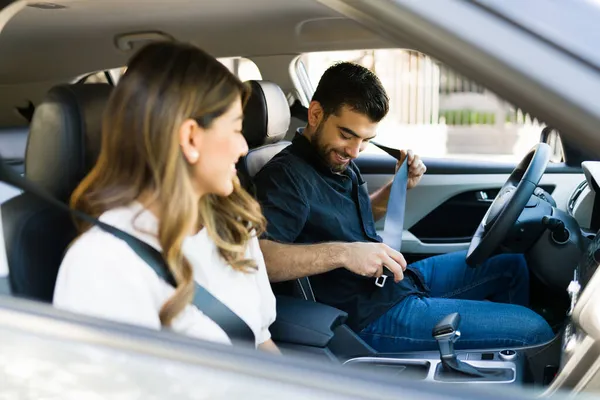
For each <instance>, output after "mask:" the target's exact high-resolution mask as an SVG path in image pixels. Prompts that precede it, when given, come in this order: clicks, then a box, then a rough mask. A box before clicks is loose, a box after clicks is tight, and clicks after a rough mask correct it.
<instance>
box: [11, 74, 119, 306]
mask: <svg viewBox="0 0 600 400" xmlns="http://www.w3.org/2000/svg"><path fill="white" fill-rule="evenodd" d="M111 89H112V87H111V86H109V85H105V84H76V85H62V86H57V87H55V88H53V89H52V90H50V92H49V93H48V94H47V95H46V97H45V99H44V100H43V101H42V102H41V103H40V104H39V105H38V107H37V108H36V110H35V113H34V115H33V119H32V121H31V127H30V132H29V138H28V143H27V151H26V156H25V175H26V177H27V178H28V179H29V180H30V181H32V182H33V183H35V184H37V185H38V186H40V187H42V188H44V189H45V190H47V191H48V192H50V193H51V194H52V195H54V196H55V197H57V198H58V199H60V200H62V201H67V202H68V200H69V197H70V195H71V193H72V191H73V190H74V189H75V187H76V186H77V185H78V184H79V182H80V181H81V179H82V178H83V177H84V176H85V175H86V173H87V172H88V171H89V170H90V169H91V168H92V166H93V165H94V163H95V162H96V158H97V156H98V153H99V149H100V134H101V120H102V113H103V110H104V107H105V106H106V103H107V101H108V98H109V96H110V93H111ZM1 207H2V214H1V215H2V221H1V222H2V226H3V231H4V241H5V245H6V256H7V263H8V268H9V273H10V282H11V287H12V291H13V294H14V295H16V296H21V297H27V298H32V299H37V300H42V301H46V302H50V301H52V296H53V293H54V285H55V281H56V275H57V272H58V268H59V266H60V263H61V261H62V258H63V256H64V253H65V250H66V248H67V246H68V245H69V244H70V243H71V241H72V240H73V239H74V238H75V237H76V231H75V227H74V225H73V221H72V218H71V216H70V215H69V214H67V213H64V212H61V211H57V210H55V209H54V208H53V207H51V206H48V204H46V203H45V202H43V201H40V200H38V199H37V198H36V197H35V196H33V195H30V194H28V193H22V194H20V195H18V196H16V197H14V198H12V199H10V200H8V201H7V202H6V203H4V204H2V206H1Z"/></svg>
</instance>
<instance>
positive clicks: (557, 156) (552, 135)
mask: <svg viewBox="0 0 600 400" xmlns="http://www.w3.org/2000/svg"><path fill="white" fill-rule="evenodd" d="M540 142H542V143H546V144H547V145H549V146H550V148H551V149H552V154H551V156H550V162H553V163H560V162H563V161H564V160H565V154H564V149H563V144H562V141H561V140H560V134H559V133H558V131H557V130H556V129H554V128H551V127H545V128H544V129H542V133H541V135H540Z"/></svg>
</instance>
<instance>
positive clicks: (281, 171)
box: [254, 164, 310, 243]
mask: <svg viewBox="0 0 600 400" xmlns="http://www.w3.org/2000/svg"><path fill="white" fill-rule="evenodd" d="M254 184H255V188H256V198H257V200H258V202H259V203H260V205H261V207H262V212H263V214H264V216H265V218H266V219H267V232H266V234H263V236H262V237H261V239H269V240H274V241H277V242H282V243H293V242H295V241H296V238H297V237H298V236H299V235H300V233H301V232H302V229H303V228H304V225H305V224H306V221H307V219H308V213H309V210H310V205H309V202H308V199H307V197H306V192H305V188H304V187H303V185H302V182H301V181H300V180H299V179H297V178H296V176H294V171H290V167H288V166H285V165H281V164H278V165H268V166H266V167H265V168H263V169H262V170H261V171H260V172H259V173H258V174H257V175H256V177H255V178H254Z"/></svg>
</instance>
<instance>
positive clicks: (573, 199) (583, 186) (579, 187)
mask: <svg viewBox="0 0 600 400" xmlns="http://www.w3.org/2000/svg"><path fill="white" fill-rule="evenodd" d="M587 187H588V183H587V180H586V181H583V182H581V183H580V184H579V185H577V187H576V188H575V190H574V191H573V194H572V195H571V198H570V199H569V202H568V203H567V211H568V212H569V215H571V216H573V210H574V209H575V204H576V203H577V199H578V198H579V196H581V193H583V191H584V190H585V189H586V188H587Z"/></svg>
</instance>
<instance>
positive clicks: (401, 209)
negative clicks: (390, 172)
mask: <svg viewBox="0 0 600 400" xmlns="http://www.w3.org/2000/svg"><path fill="white" fill-rule="evenodd" d="M371 143H373V144H374V145H375V146H377V147H379V148H380V149H382V150H383V151H385V152H386V153H388V154H390V155H391V156H392V157H394V158H396V159H397V160H400V159H401V156H402V153H401V152H400V150H396V149H392V148H390V147H387V146H383V145H381V144H378V143H374V142H371ZM407 184H408V157H405V158H404V160H403V161H402V164H401V165H400V168H399V169H398V172H396V174H395V175H394V180H393V181H392V187H391V189H390V197H389V198H388V205H387V211H386V214H385V220H384V227H383V232H381V233H380V234H379V235H380V236H381V238H382V239H383V243H385V244H387V245H388V246H390V247H391V248H392V249H394V250H397V251H401V249H402V234H403V232H404V213H405V211H406V192H407ZM387 277H388V275H387V274H385V273H384V274H383V275H381V276H380V277H379V278H377V279H376V281H375V284H376V285H377V286H380V287H383V285H385V281H386V279H387Z"/></svg>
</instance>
